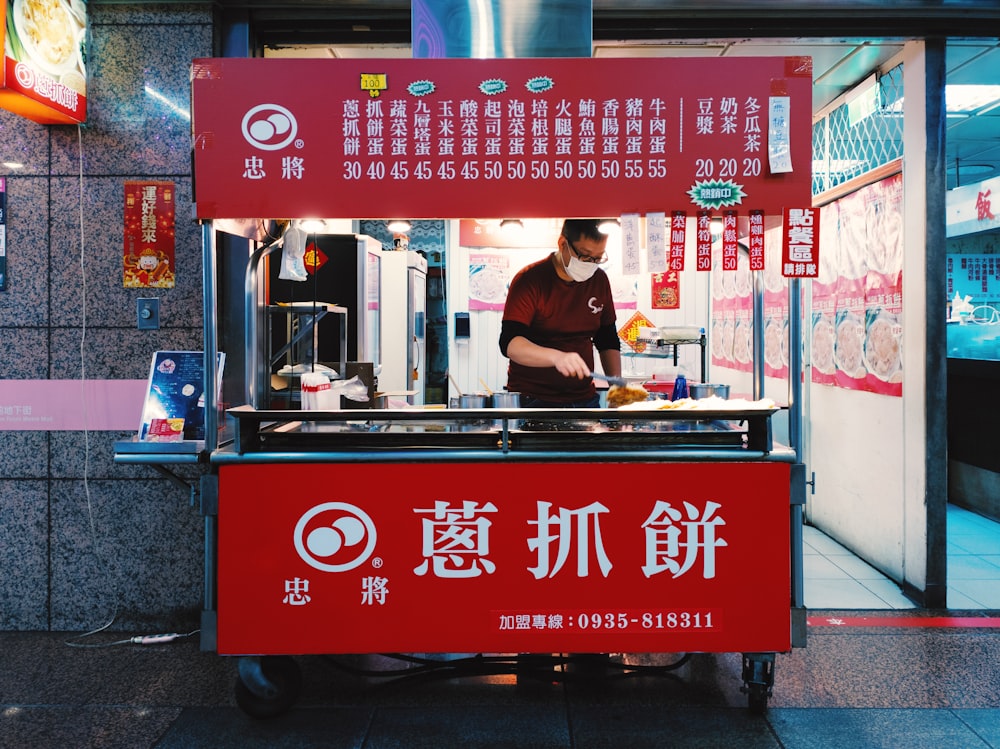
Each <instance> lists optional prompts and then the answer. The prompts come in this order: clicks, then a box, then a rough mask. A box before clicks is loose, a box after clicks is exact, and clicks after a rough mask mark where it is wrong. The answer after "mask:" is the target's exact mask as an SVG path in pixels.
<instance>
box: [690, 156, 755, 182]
mask: <svg viewBox="0 0 1000 749" xmlns="http://www.w3.org/2000/svg"><path fill="white" fill-rule="evenodd" d="M760 169H761V166H760V159H758V158H745V159H742V160H741V159H717V160H715V161H713V160H712V159H695V160H694V176H695V178H696V179H730V178H734V177H759V176H760Z"/></svg>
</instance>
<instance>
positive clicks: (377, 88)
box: [361, 73, 389, 98]
mask: <svg viewBox="0 0 1000 749" xmlns="http://www.w3.org/2000/svg"><path fill="white" fill-rule="evenodd" d="M388 87H389V83H388V76H386V74H385V73H362V74H361V90H362V91H367V92H368V95H369V96H371V97H372V98H375V97H376V96H378V95H379V94H380V93H381V92H382V91H385V90H386V89H387V88H388Z"/></svg>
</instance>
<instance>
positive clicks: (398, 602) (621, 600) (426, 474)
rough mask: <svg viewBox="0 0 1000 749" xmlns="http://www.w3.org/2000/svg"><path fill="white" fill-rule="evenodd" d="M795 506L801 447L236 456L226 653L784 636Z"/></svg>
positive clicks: (716, 647)
mask: <svg viewBox="0 0 1000 749" xmlns="http://www.w3.org/2000/svg"><path fill="white" fill-rule="evenodd" d="M553 472H556V473H558V474H559V475H560V476H568V477H570V478H571V480H568V481H560V482H553V481H551V476H552V475H553ZM290 485H294V486H295V491H294V492H292V493H289V492H288V491H287V488H288V487H289V486H290ZM392 487H406V491H405V492H398V491H394V490H393V489H392ZM623 487H627V491H623ZM275 497H283V499H282V500H281V501H280V502H276V501H275ZM788 518H789V465H788V464H783V463H728V464H726V463H722V464H720V463H711V464H709V463H703V464H694V463H689V464H677V463H674V464H670V463H620V464H607V463H603V464H598V463H573V464H551V463H549V464H540V463H534V464H533V463H495V464H493V463H485V464H484V463H476V464H471V463H466V464H449V465H441V464H436V465H435V464H428V463H406V464H385V463H378V464H358V463H344V464H319V463H310V464H298V465H291V464H287V463H285V464H278V463H269V464H242V465H231V466H223V467H221V469H220V472H219V544H218V586H219V587H218V651H219V653H222V654H227V655H235V654H247V653H255V654H267V653H287V654H296V653H370V652H385V651H392V652H484V651H485V652H518V653H524V652H545V653H548V652H687V651H708V652H732V651H741V650H742V651H785V650H788V649H789V648H790V645H791V642H790V638H791V634H790V613H789V607H790V603H789V602H790V590H791V585H790V571H789V543H790V542H789V521H788Z"/></svg>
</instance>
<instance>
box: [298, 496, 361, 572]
mask: <svg viewBox="0 0 1000 749" xmlns="http://www.w3.org/2000/svg"><path fill="white" fill-rule="evenodd" d="M375 537H376V534H375V523H373V522H372V519H371V518H370V517H369V516H368V513H366V512H365V511H364V510H362V509H361V508H360V507H355V506H354V505H350V504H346V503H344V502H325V503H324V504H321V505H316V506H315V507H313V508H312V509H310V510H308V511H307V512H306V513H305V514H303V515H302V517H300V518H299V522H297V523H296V524H295V551H297V552H298V554H299V556H300V557H301V558H302V561H303V562H305V563H306V564H308V565H309V566H310V567H315V568H316V569H318V570H320V571H322V572H346V571H347V570H353V569H354V568H355V567H357V566H359V565H360V564H363V563H364V562H365V561H366V560H367V559H368V557H370V556H371V554H372V552H373V551H374V550H375Z"/></svg>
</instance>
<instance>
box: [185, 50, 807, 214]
mask: <svg viewBox="0 0 1000 749" xmlns="http://www.w3.org/2000/svg"><path fill="white" fill-rule="evenodd" d="M376 77H377V80H378V85H368V84H370V83H371V82H372V81H373V80H375V78H376ZM651 80H654V81H655V80H670V81H671V86H670V87H669V89H661V88H657V87H651V86H650V85H649V81H651ZM776 82H780V84H781V89H782V91H783V93H782V96H783V97H788V102H787V103H788V106H786V107H784V109H783V110H782V112H783V114H782V117H781V118H771V119H769V116H768V112H769V110H770V107H771V98H772V95H773V93H772V92H773V91H774V87H775V83H776ZM317 90H322V91H323V96H316V91H317ZM265 91H281V93H282V96H281V101H280V102H277V101H275V100H273V99H272V98H270V97H266V96H264V95H263V94H262V93H261V92H265ZM811 97H812V63H811V60H810V59H809V58H798V57H795V58H790V57H784V58H782V57H760V58H746V59H739V60H736V59H728V58H699V59H686V58H656V59H652V58H644V59H626V58H608V59H593V58H581V59H578V58H551V59H545V60H543V61H539V60H528V59H490V60H462V61H460V62H456V61H454V60H446V59H420V60H409V59H408V60H397V59H376V60H372V59H367V60H302V59H299V60H276V59H269V60H254V59H228V58H227V59H201V60H195V62H194V64H193V69H192V101H193V116H192V119H193V130H194V132H193V137H194V170H195V181H196V183H197V185H198V194H197V198H198V200H197V204H196V214H197V216H198V217H199V218H228V217H234V216H237V215H238V216H246V215H255V216H282V217H289V218H306V217H310V216H314V215H323V216H330V215H331V214H335V215H334V216H333V217H344V218H354V217H359V216H368V215H370V214H371V212H372V210H373V209H374V210H377V211H378V212H379V213H380V214H383V215H386V216H395V215H405V216H407V217H409V218H414V219H419V218H442V217H451V218H462V217H470V216H481V217H482V216H483V213H484V209H486V210H488V211H490V214H491V216H492V217H518V218H522V219H523V218H544V217H551V216H608V215H621V214H623V213H626V212H632V213H638V214H640V215H643V214H647V213H650V212H654V211H661V210H664V209H665V208H669V209H671V210H674V209H676V210H681V209H684V208H687V207H691V206H694V207H696V208H701V209H704V210H714V211H721V210H724V209H726V208H733V207H735V206H738V205H746V204H747V201H749V200H752V201H753V202H754V205H755V207H759V208H761V209H763V210H766V211H768V212H769V213H770V214H772V215H777V213H778V212H779V211H780V209H781V206H783V205H800V204H803V203H804V202H805V201H807V200H808V197H809V195H810V194H811V175H810V173H809V169H808V164H809V163H810V153H811V147H812V146H811V118H810V106H809V104H808V102H810V101H811ZM796 102H802V104H801V105H800V106H799V105H796ZM772 123H773V127H774V128H780V130H781V132H780V134H777V135H778V137H779V140H780V143H781V144H782V148H785V147H786V146H787V149H788V154H789V156H790V157H791V158H790V159H789V160H788V161H787V162H786V163H785V164H783V165H782V167H781V169H772V168H771V166H769V164H770V162H769V160H768V154H767V150H768V147H769V143H771V142H772V141H771V135H772V134H771V133H770V132H769V130H770V129H771V127H772ZM787 164H798V165H801V166H799V167H798V168H796V169H794V170H791V171H786V170H785V166H786V165H787ZM487 217H489V216H487Z"/></svg>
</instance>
